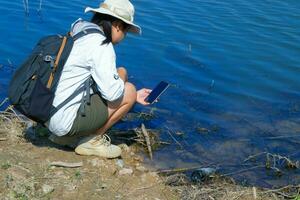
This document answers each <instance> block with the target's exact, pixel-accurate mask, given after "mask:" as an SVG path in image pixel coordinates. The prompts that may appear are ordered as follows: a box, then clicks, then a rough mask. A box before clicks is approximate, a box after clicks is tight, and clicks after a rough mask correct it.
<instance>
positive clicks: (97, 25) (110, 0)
mask: <svg viewBox="0 0 300 200" xmlns="http://www.w3.org/2000/svg"><path fill="white" fill-rule="evenodd" d="M85 12H93V13H94V15H93V17H92V20H91V22H87V21H84V20H82V19H78V20H77V21H76V22H75V23H73V24H72V27H71V34H72V35H73V36H74V37H76V34H79V33H82V32H85V31H86V30H89V29H96V30H99V32H98V33H97V32H95V33H90V34H86V35H84V36H82V37H80V38H79V39H77V40H76V41H75V42H74V46H73V49H72V51H71V54H70V56H69V58H68V60H67V62H66V64H65V66H64V69H63V72H62V75H61V78H60V80H59V83H58V86H57V90H56V93H55V98H54V102H53V105H54V106H58V105H59V104H61V103H62V102H64V100H66V99H67V98H68V97H70V96H71V95H73V94H76V95H75V97H74V98H72V100H70V101H68V103H66V105H64V106H63V107H62V108H60V109H59V110H58V111H57V112H56V113H55V115H54V116H53V117H52V118H51V119H50V121H49V122H48V124H47V126H48V129H49V130H50V131H51V132H52V135H51V136H50V137H49V139H50V140H51V141H53V142H55V143H58V144H63V145H68V146H73V147H76V148H75V152H76V153H77V154H80V155H97V156H102V157H106V158H115V157H118V156H120V154H121V149H120V147H118V146H116V145H113V144H111V143H110V139H109V137H108V136H107V135H105V132H106V131H107V130H108V129H109V128H110V127H111V126H112V125H114V124H115V123H116V122H117V121H119V120H120V119H121V118H122V117H123V116H124V115H125V114H126V113H127V112H128V111H129V110H130V109H131V108H132V106H133V105H134V103H135V102H138V103H140V104H142V105H148V103H147V102H145V101H144V99H145V97H147V96H148V95H149V93H150V90H149V89H141V90H139V91H136V89H135V86H134V85H133V84H132V83H129V82H128V80H127V71H126V69H125V68H123V67H121V68H118V69H117V68H116V57H115V52H114V49H113V45H116V44H118V43H119V42H121V41H122V40H123V39H124V37H125V36H126V33H127V32H131V33H137V34H139V33H140V32H141V28H140V27H139V26H138V25H136V24H134V23H133V17H134V7H133V5H132V4H131V3H130V2H129V1H128V0H105V1H104V2H103V3H102V4H100V6H99V8H89V7H88V8H86V10H85ZM90 78H92V80H93V82H94V85H95V87H94V90H89V92H90V95H91V97H90V98H91V99H90V104H86V103H84V102H83V101H82V99H83V97H84V96H86V94H85V91H81V92H78V94H77V93H76V91H78V88H80V87H81V86H82V85H83V84H85V83H86V81H87V80H89V79H90ZM81 110H83V113H84V114H82V113H81V112H80V111H81ZM83 136H85V137H84V138H83V139H81V140H80V141H79V143H78V138H79V137H83ZM86 136H88V137H86Z"/></svg>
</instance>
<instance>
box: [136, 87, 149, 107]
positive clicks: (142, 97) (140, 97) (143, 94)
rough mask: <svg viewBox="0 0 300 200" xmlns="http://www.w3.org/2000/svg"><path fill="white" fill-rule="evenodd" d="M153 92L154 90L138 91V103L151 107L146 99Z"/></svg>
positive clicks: (144, 89)
mask: <svg viewBox="0 0 300 200" xmlns="http://www.w3.org/2000/svg"><path fill="white" fill-rule="evenodd" d="M151 91H152V90H150V89H146V88H143V89H140V90H138V91H137V95H136V102H138V103H139V104H142V105H144V106H146V105H149V104H150V103H148V102H146V101H145V98H146V97H147V96H148V95H149V94H150V92H151Z"/></svg>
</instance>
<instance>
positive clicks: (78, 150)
mask: <svg viewBox="0 0 300 200" xmlns="http://www.w3.org/2000/svg"><path fill="white" fill-rule="evenodd" d="M75 152H76V153H77V154H79V155H83V156H99V157H103V158H117V157H119V156H120V155H121V152H120V153H119V154H116V155H113V156H105V155H103V154H101V153H99V151H96V150H92V149H87V148H80V147H79V148H78V147H77V148H76V149H75Z"/></svg>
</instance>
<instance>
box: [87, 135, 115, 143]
mask: <svg viewBox="0 0 300 200" xmlns="http://www.w3.org/2000/svg"><path fill="white" fill-rule="evenodd" d="M93 140H94V141H93V142H92V144H94V145H95V144H96V143H98V142H99V143H100V144H103V145H105V146H109V145H110V144H111V139H110V137H109V136H108V135H107V134H104V135H97V136H96V137H95V138H94V139H93Z"/></svg>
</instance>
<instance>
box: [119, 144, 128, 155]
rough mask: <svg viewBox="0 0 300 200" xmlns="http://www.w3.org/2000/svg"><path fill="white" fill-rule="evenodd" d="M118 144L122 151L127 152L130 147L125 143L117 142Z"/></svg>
mask: <svg viewBox="0 0 300 200" xmlns="http://www.w3.org/2000/svg"><path fill="white" fill-rule="evenodd" d="M118 146H119V147H120V148H121V149H122V151H124V152H126V153H128V152H129V151H130V148H129V146H128V145H127V144H119V145H118Z"/></svg>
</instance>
